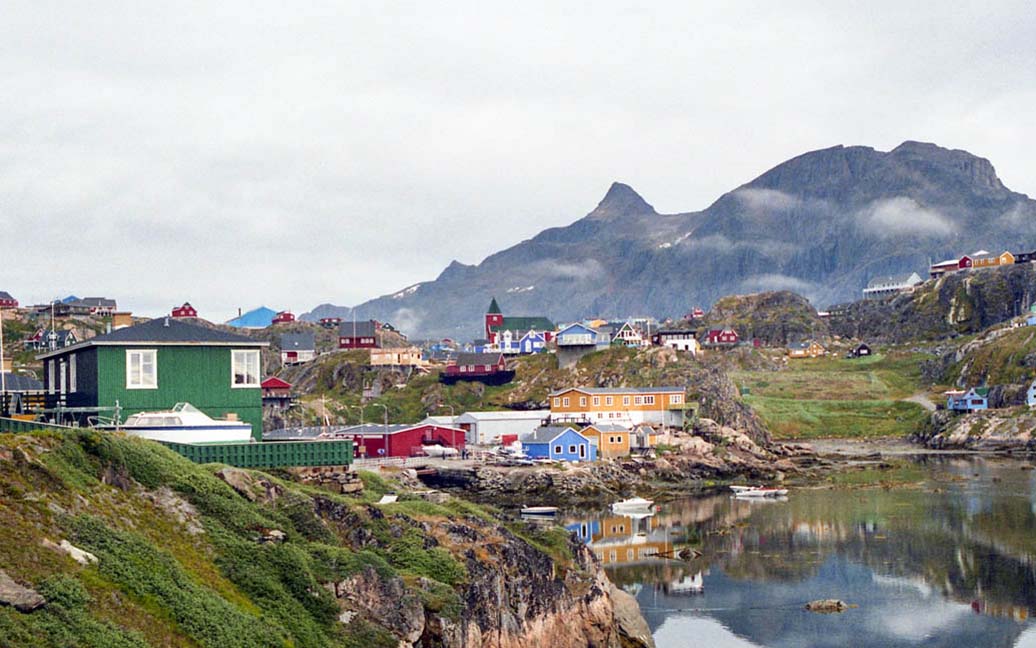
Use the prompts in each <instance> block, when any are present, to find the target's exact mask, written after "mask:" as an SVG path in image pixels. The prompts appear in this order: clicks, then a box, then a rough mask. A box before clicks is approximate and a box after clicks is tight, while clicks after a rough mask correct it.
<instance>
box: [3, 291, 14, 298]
mask: <svg viewBox="0 0 1036 648" xmlns="http://www.w3.org/2000/svg"><path fill="white" fill-rule="evenodd" d="M0 299H10V300H14V297H12V296H11V293H9V292H7V291H6V290H0Z"/></svg>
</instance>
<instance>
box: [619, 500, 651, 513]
mask: <svg viewBox="0 0 1036 648" xmlns="http://www.w3.org/2000/svg"><path fill="white" fill-rule="evenodd" d="M654 505H655V503H654V501H652V500H649V499H644V498H643V497H631V498H629V499H624V500H622V501H621V502H615V503H614V504H612V512H613V513H647V512H648V511H650V510H651V507H652V506H654Z"/></svg>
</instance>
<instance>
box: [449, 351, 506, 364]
mask: <svg viewBox="0 0 1036 648" xmlns="http://www.w3.org/2000/svg"><path fill="white" fill-rule="evenodd" d="M500 355H501V354H500V353H458V354H457V364H458V365H494V364H496V363H497V362H499V361H500Z"/></svg>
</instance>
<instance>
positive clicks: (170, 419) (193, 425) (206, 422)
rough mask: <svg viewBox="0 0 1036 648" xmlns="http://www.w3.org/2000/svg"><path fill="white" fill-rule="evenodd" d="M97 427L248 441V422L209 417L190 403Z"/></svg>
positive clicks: (190, 439) (152, 435)
mask: <svg viewBox="0 0 1036 648" xmlns="http://www.w3.org/2000/svg"><path fill="white" fill-rule="evenodd" d="M98 427H100V428H101V429H109V430H111V429H115V430H123V431H124V432H126V433H127V434H131V435H133V436H139V437H142V438H144V439H151V440H152V441H170V442H173V443H214V442H222V443H226V442H239V443H247V442H249V441H251V440H252V426H251V425H250V424H248V423H243V422H241V421H227V420H221V419H214V418H211V417H209V416H208V415H207V414H205V413H204V412H202V411H201V410H199V409H198V408H196V407H195V406H193V405H191V404H190V403H177V404H176V405H174V406H173V408H172V409H170V410H160V411H155V412H140V413H138V414H132V415H130V416H129V417H128V418H127V419H126V422H125V423H122V424H121V425H119V424H113V425H105V426H98Z"/></svg>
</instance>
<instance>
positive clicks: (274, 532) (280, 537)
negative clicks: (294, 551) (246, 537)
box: [259, 529, 288, 543]
mask: <svg viewBox="0 0 1036 648" xmlns="http://www.w3.org/2000/svg"><path fill="white" fill-rule="evenodd" d="M287 539H288V534H286V533H284V532H283V531H281V530H280V529H267V530H266V531H264V532H263V536H262V538H260V539H259V542H262V543H280V542H284V541H285V540H287Z"/></svg>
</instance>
